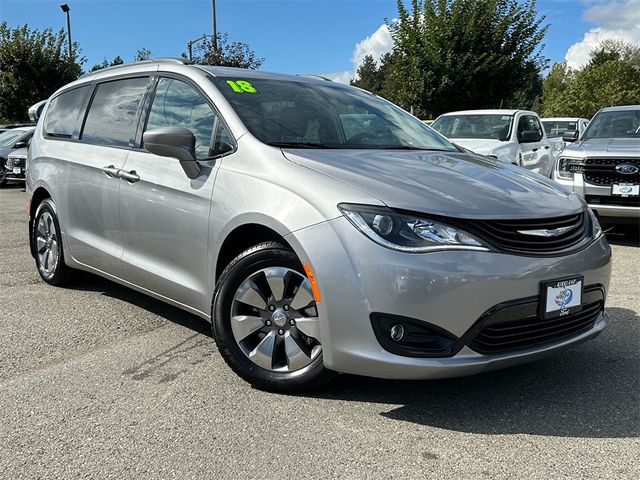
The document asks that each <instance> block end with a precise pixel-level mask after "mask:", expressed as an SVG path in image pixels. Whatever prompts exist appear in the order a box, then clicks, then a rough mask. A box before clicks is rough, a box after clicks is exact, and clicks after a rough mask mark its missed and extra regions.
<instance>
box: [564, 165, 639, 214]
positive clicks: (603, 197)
mask: <svg viewBox="0 0 640 480" xmlns="http://www.w3.org/2000/svg"><path fill="white" fill-rule="evenodd" d="M553 180H555V181H556V182H558V183H559V184H560V185H563V186H564V187H566V188H568V189H569V190H572V191H573V192H575V193H577V194H578V195H580V196H582V197H583V198H584V199H585V200H586V201H587V204H588V205H589V208H591V209H592V210H594V211H595V212H597V214H598V215H599V216H601V217H615V218H630V219H640V207H638V206H630V205H628V204H629V203H631V202H629V201H628V200H627V199H624V198H623V197H614V196H613V195H611V187H610V186H599V185H591V184H589V183H586V182H585V181H584V177H583V175H582V174H574V179H573V180H567V179H564V178H560V177H558V175H557V174H555V172H554V175H553ZM636 198H637V197H636ZM639 201H640V200H639ZM616 203H618V204H616Z"/></svg>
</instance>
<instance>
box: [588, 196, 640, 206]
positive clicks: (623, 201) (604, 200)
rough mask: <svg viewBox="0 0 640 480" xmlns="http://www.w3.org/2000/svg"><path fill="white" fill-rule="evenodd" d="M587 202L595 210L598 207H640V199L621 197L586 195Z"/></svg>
mask: <svg viewBox="0 0 640 480" xmlns="http://www.w3.org/2000/svg"><path fill="white" fill-rule="evenodd" d="M585 200H586V201H587V203H588V204H589V205H591V206H593V208H594V209H597V208H598V205H616V206H620V207H640V197H621V196H619V195H611V196H604V195H585Z"/></svg>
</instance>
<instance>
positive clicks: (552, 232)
mask: <svg viewBox="0 0 640 480" xmlns="http://www.w3.org/2000/svg"><path fill="white" fill-rule="evenodd" d="M574 227H575V225H570V226H568V227H558V228H551V229H547V228H541V229H539V230H518V233H521V234H522V235H533V236H535V237H557V236H558V235H562V234H563V233H565V232H568V231H569V230H571V229H573V228H574Z"/></svg>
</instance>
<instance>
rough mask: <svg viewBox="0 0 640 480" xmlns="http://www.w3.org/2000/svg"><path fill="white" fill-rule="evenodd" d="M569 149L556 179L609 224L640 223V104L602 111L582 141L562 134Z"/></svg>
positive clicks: (573, 134)
mask: <svg viewBox="0 0 640 480" xmlns="http://www.w3.org/2000/svg"><path fill="white" fill-rule="evenodd" d="M563 139H564V140H565V141H567V142H575V143H572V144H570V145H568V146H567V147H566V148H565V149H564V152H562V155H560V158H559V159H558V162H557V164H556V168H555V169H554V176H553V178H554V180H556V181H557V182H558V183H560V184H562V185H565V186H566V187H568V188H570V189H572V190H573V191H574V192H576V193H577V194H579V195H581V196H583V197H584V198H585V199H586V201H587V203H588V204H589V206H590V207H591V208H592V209H593V210H595V211H597V213H598V214H599V215H600V216H602V217H607V221H612V220H632V221H638V220H639V219H640V105H629V106H623V107H609V108H603V109H602V110H600V111H599V112H598V113H596V115H595V116H594V117H593V119H592V120H591V123H589V126H588V127H587V129H586V130H585V131H584V133H583V134H582V135H581V136H580V134H579V132H578V131H569V132H565V134H564V135H563Z"/></svg>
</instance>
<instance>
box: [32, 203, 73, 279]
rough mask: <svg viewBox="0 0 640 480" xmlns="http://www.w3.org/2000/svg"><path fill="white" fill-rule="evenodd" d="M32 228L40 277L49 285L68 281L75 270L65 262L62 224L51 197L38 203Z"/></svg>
mask: <svg viewBox="0 0 640 480" xmlns="http://www.w3.org/2000/svg"><path fill="white" fill-rule="evenodd" d="M32 228H33V230H32V232H31V238H32V241H33V242H34V252H35V260H36V268H37V269H38V273H39V274H40V278H42V280H44V281H45V282H47V283H48V284H49V285H55V286H62V285H64V284H66V283H68V282H69V280H70V278H71V275H72V272H73V270H72V269H70V268H69V267H68V266H67V265H66V264H65V262H64V251H63V247H62V237H61V234H60V231H61V230H60V224H59V223H58V215H57V214H56V207H55V204H54V203H53V201H52V200H51V199H50V198H47V199H45V200H43V201H42V202H41V203H40V205H38V208H37V210H36V215H35V219H34V221H33V227H32Z"/></svg>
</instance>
